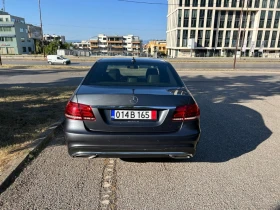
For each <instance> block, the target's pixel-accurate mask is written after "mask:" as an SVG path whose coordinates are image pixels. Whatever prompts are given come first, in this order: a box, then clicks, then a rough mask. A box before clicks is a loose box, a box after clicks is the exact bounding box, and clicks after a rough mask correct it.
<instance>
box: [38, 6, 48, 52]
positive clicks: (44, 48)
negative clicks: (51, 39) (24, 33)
mask: <svg viewBox="0 0 280 210" xmlns="http://www.w3.org/2000/svg"><path fill="white" fill-rule="evenodd" d="M38 4H39V14H40V24H41V34H42V40H41V41H42V48H43V53H44V57H46V55H45V47H44V35H43V24H42V13H41V0H38Z"/></svg>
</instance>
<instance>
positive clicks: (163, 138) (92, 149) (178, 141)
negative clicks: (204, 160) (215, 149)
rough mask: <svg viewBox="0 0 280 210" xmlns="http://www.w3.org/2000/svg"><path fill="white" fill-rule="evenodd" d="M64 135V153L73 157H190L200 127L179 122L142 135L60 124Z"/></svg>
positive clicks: (198, 135) (193, 150) (196, 141)
mask: <svg viewBox="0 0 280 210" xmlns="http://www.w3.org/2000/svg"><path fill="white" fill-rule="evenodd" d="M66 121H67V120H66ZM75 123H77V124H79V122H75ZM66 124H67V123H66ZM81 127H82V126H81ZM64 134H65V138H66V142H67V147H68V152H69V154H70V155H71V156H73V157H90V156H95V155H97V156H100V157H163V156H166V157H168V156H170V157H171V156H173V157H175V156H176V157H186V156H190V157H192V156H194V155H195V152H196V146H197V143H198V141H199V138H200V129H199V127H198V129H190V128H188V127H187V126H184V125H183V126H182V128H181V129H180V130H179V131H177V132H173V133H151V134H147V133H145V134H142V133H103V132H92V131H87V130H85V129H84V130H83V131H82V132H81V130H80V131H79V132H70V131H68V130H67V126H64Z"/></svg>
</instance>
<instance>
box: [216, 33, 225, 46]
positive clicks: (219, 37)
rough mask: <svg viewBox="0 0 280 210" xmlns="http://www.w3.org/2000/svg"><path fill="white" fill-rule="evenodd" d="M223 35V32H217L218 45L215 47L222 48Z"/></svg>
mask: <svg viewBox="0 0 280 210" xmlns="http://www.w3.org/2000/svg"><path fill="white" fill-rule="evenodd" d="M223 34H224V31H219V32H218V45H217V47H222V42H223Z"/></svg>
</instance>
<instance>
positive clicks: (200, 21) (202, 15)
mask: <svg viewBox="0 0 280 210" xmlns="http://www.w3.org/2000/svg"><path fill="white" fill-rule="evenodd" d="M204 15H205V10H204V9H202V10H200V12H199V24H198V27H201V28H203V25H204Z"/></svg>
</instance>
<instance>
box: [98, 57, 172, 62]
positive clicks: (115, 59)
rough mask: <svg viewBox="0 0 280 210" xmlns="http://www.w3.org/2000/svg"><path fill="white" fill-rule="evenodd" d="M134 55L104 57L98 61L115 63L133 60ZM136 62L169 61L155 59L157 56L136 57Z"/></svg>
mask: <svg viewBox="0 0 280 210" xmlns="http://www.w3.org/2000/svg"><path fill="white" fill-rule="evenodd" d="M132 59H133V57H128V58H127V57H125V58H102V59H99V60H97V61H96V62H100V63H113V62H114V63H115V62H120V63H121V62H131V61H132ZM134 59H135V62H136V63H168V62H167V61H165V60H161V59H155V58H138V57H136V58H134Z"/></svg>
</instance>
